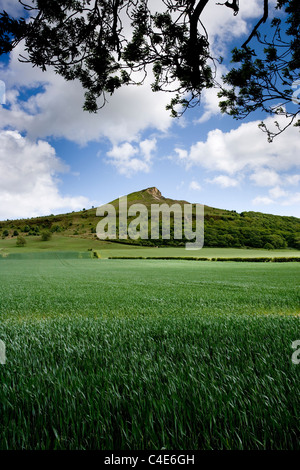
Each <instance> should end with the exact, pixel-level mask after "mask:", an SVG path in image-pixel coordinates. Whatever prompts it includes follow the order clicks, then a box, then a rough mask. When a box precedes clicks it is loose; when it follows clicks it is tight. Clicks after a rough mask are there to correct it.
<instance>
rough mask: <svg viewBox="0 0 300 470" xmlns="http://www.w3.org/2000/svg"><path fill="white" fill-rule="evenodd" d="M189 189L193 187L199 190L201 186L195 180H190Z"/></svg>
mask: <svg viewBox="0 0 300 470" xmlns="http://www.w3.org/2000/svg"><path fill="white" fill-rule="evenodd" d="M189 189H193V190H194V191H201V189H202V188H201V186H200V184H199V183H198V182H197V181H191V182H190V185H189Z"/></svg>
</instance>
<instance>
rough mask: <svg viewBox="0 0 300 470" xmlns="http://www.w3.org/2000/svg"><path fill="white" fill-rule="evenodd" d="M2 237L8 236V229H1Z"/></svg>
mask: <svg viewBox="0 0 300 470" xmlns="http://www.w3.org/2000/svg"><path fill="white" fill-rule="evenodd" d="M2 235H3V236H4V237H8V235H9V231H8V230H6V229H5V230H3V234H2Z"/></svg>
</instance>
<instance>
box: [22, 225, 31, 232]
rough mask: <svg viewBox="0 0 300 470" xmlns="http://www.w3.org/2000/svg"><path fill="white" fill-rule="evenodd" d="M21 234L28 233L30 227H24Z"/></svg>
mask: <svg viewBox="0 0 300 470" xmlns="http://www.w3.org/2000/svg"><path fill="white" fill-rule="evenodd" d="M23 232H25V233H28V232H30V227H29V225H25V227H24V230H23Z"/></svg>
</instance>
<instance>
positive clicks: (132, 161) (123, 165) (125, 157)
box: [107, 139, 156, 177]
mask: <svg viewBox="0 0 300 470" xmlns="http://www.w3.org/2000/svg"><path fill="white" fill-rule="evenodd" d="M155 149H156V139H145V140H143V141H141V142H140V143H139V144H138V145H133V144H131V143H129V142H124V143H123V144H121V145H114V146H113V148H112V149H111V150H110V151H109V152H107V156H108V157H109V158H108V159H107V163H110V164H111V165H113V166H115V167H116V168H117V170H118V171H119V173H121V174H123V175H125V176H127V177H130V176H132V175H133V174H135V173H138V172H145V173H148V172H149V171H150V168H151V163H152V156H153V155H152V154H153V152H154V151H155Z"/></svg>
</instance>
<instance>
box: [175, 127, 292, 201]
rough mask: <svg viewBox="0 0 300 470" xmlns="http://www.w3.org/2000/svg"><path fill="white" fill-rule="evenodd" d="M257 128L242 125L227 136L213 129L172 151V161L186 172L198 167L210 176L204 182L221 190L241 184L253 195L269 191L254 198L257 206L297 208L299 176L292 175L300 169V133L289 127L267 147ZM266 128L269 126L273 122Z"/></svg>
mask: <svg viewBox="0 0 300 470" xmlns="http://www.w3.org/2000/svg"><path fill="white" fill-rule="evenodd" d="M282 119H283V118H282ZM278 120H279V121H280V119H278ZM258 124H259V121H257V122H248V123H243V124H241V125H240V127H238V128H237V129H234V130H231V131H229V132H224V131H222V130H220V129H214V130H212V131H210V132H209V133H208V135H207V139H206V140H204V141H198V142H196V143H195V144H193V145H192V146H190V147H189V148H182V147H181V148H175V149H174V153H175V157H174V158H175V159H176V160H177V162H179V163H180V164H181V165H184V166H185V167H186V169H190V168H192V167H197V166H198V167H201V168H203V169H205V170H207V172H208V173H212V174H213V176H212V177H211V178H207V179H206V181H207V182H208V183H211V184H216V185H218V186H220V187H222V188H229V187H236V186H238V185H240V183H241V181H243V183H245V184H246V183H248V184H249V187H251V186H252V187H253V188H256V191H257V188H259V187H260V188H270V189H269V190H268V191H269V192H267V194H258V195H257V196H256V197H254V198H253V201H252V202H253V204H254V205H256V206H258V205H261V206H263V205H270V204H275V203H276V204H277V207H278V206H288V205H289V206H291V205H294V206H296V204H297V201H298V194H299V193H297V192H295V191H296V188H297V185H299V183H300V175H299V174H298V173H294V174H293V172H294V171H295V169H297V168H299V167H300V139H299V130H298V129H297V128H295V127H292V126H291V127H289V128H288V129H287V130H286V131H285V132H284V133H283V134H281V135H280V136H278V137H276V138H275V139H274V141H273V143H271V144H270V143H269V142H268V141H267V139H266V135H265V133H263V132H262V131H260V130H259V129H258ZM266 124H267V125H269V126H272V124H273V120H272V118H268V119H267V120H266Z"/></svg>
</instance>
